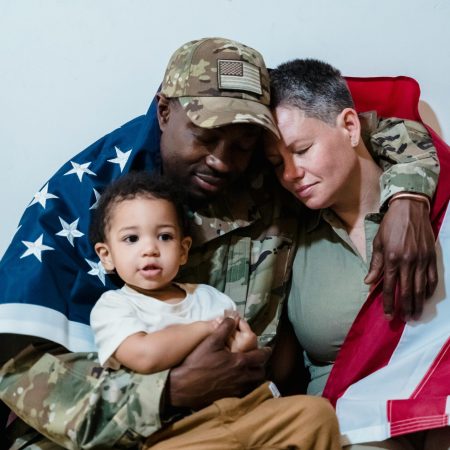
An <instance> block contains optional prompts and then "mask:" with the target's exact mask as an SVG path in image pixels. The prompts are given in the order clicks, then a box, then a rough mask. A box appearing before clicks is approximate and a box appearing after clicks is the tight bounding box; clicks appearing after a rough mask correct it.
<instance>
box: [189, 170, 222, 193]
mask: <svg viewBox="0 0 450 450" xmlns="http://www.w3.org/2000/svg"><path fill="white" fill-rule="evenodd" d="M194 179H195V181H196V183H197V185H198V186H199V187H200V188H202V189H203V190H205V191H210V192H217V191H218V190H220V189H222V188H223V187H224V186H225V185H226V184H227V178H225V177H217V176H215V175H207V174H204V173H195V174H194Z"/></svg>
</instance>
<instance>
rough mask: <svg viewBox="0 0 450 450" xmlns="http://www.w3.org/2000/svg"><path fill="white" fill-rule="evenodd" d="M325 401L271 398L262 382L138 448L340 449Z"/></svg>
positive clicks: (172, 426)
mask: <svg viewBox="0 0 450 450" xmlns="http://www.w3.org/2000/svg"><path fill="white" fill-rule="evenodd" d="M339 441H340V435H339V429H338V424H337V418H336V415H335V413H334V410H333V408H332V407H331V405H330V403H329V402H328V401H327V400H325V399H323V398H320V397H310V396H304V395H298V396H292V397H281V398H273V396H272V394H271V392H270V390H269V387H268V383H266V384H263V385H261V386H260V387H258V388H257V389H255V390H254V391H253V392H251V393H250V394H249V395H247V396H246V397H244V398H242V399H240V398H225V399H222V400H218V401H217V402H214V403H213V404H212V405H211V406H208V407H207V408H204V409H202V410H200V411H198V412H196V413H194V414H192V415H190V416H188V417H185V418H184V419H181V420H179V421H177V422H174V423H173V424H171V425H168V426H166V427H165V428H163V429H162V430H159V431H157V432H156V433H154V434H153V435H152V436H150V437H149V438H148V439H147V441H146V443H145V444H144V446H143V449H144V450H149V449H151V450H169V449H173V450H175V449H177V450H178V449H183V450H225V449H226V450H235V449H236V450H243V449H254V450H258V449H261V450H263V449H264V450H269V449H302V450H306V449H314V450H320V449H321V450H335V449H336V450H337V449H340V448H341V446H340V443H339Z"/></svg>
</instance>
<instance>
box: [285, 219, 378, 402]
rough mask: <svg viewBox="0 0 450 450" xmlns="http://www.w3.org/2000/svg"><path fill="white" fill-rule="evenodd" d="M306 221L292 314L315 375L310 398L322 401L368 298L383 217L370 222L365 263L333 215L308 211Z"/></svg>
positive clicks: (300, 239) (293, 288)
mask: <svg viewBox="0 0 450 450" xmlns="http://www.w3.org/2000/svg"><path fill="white" fill-rule="evenodd" d="M305 219H306V220H304V221H302V223H301V224H300V229H299V235H298V249H297V253H296V256H295V260H294V266H293V272H292V273H293V275H292V286H291V291H290V295H289V300H288V314H289V319H290V321H291V322H292V324H293V326H294V330H295V333H296V335H297V338H298V340H299V342H300V344H301V346H302V347H303V349H304V352H305V364H306V366H307V367H308V369H309V371H310V374H311V382H310V383H309V385H308V394H313V395H320V394H321V393H322V391H323V389H324V387H325V384H326V381H327V378H328V375H329V373H330V371H331V368H332V366H333V363H334V361H335V359H336V356H337V353H338V351H339V349H340V347H341V345H342V343H343V342H344V339H345V336H346V335H347V333H348V331H349V329H350V327H351V325H352V323H353V321H354V319H355V317H356V315H357V314H358V312H359V310H360V308H361V306H362V305H363V303H364V301H365V300H366V298H367V294H368V293H369V289H370V286H368V285H366V284H365V283H364V281H363V280H364V277H365V276H366V274H367V272H368V270H369V262H370V258H371V256H372V241H373V239H374V237H375V235H376V233H377V231H378V226H379V223H380V221H381V215H380V214H369V215H368V216H366V218H365V233H366V255H367V256H366V261H365V260H364V259H363V258H362V256H361V255H360V254H359V252H358V250H357V249H356V247H355V246H354V245H353V243H352V241H351V240H350V237H349V235H348V234H347V232H346V230H345V228H344V226H343V225H342V222H341V221H340V220H339V218H338V217H337V216H336V215H335V214H334V213H333V212H332V211H331V210H322V211H307V212H306V217H305Z"/></svg>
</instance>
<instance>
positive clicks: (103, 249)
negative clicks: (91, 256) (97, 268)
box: [94, 242, 114, 272]
mask: <svg viewBox="0 0 450 450" xmlns="http://www.w3.org/2000/svg"><path fill="white" fill-rule="evenodd" d="M94 249H95V252H96V253H97V255H98V257H99V258H100V261H101V262H102V265H103V267H104V268H105V269H106V270H107V271H108V272H111V271H113V270H114V262H113V260H112V257H111V252H110V251H109V247H108V246H107V245H106V244H105V243H104V242H97V243H96V244H95V246H94Z"/></svg>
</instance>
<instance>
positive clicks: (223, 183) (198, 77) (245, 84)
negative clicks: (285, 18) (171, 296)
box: [0, 39, 437, 448]
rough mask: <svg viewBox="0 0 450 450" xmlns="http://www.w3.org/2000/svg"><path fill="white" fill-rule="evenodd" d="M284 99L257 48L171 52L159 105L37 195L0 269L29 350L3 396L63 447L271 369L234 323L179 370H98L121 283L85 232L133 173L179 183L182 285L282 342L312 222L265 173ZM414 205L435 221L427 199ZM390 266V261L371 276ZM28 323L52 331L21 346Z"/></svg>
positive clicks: (226, 43) (107, 434)
mask: <svg viewBox="0 0 450 450" xmlns="http://www.w3.org/2000/svg"><path fill="white" fill-rule="evenodd" d="M269 104H270V96H269V77H268V72H267V69H266V67H265V65H264V61H263V59H262V57H261V55H260V54H259V53H258V52H256V51H255V50H254V49H251V48H249V47H246V46H244V45H242V44H239V43H237V42H235V41H230V40H227V39H204V40H200V41H193V42H190V43H187V44H185V45H184V46H182V47H181V48H180V49H178V50H177V51H176V52H175V54H174V55H173V56H172V59H171V60H170V62H169V65H168V67H167V71H166V74H165V77H164V80H163V83H162V87H161V92H160V93H159V94H158V95H157V97H156V99H155V100H154V101H153V103H152V105H151V107H150V109H149V112H148V113H147V115H146V116H145V117H140V118H137V119H135V120H133V121H131V122H129V123H128V124H126V125H124V126H123V127H121V128H120V129H118V130H116V131H115V132H113V133H111V134H109V135H107V136H105V137H104V138H102V139H101V140H100V141H98V142H97V143H95V144H93V145H92V146H91V147H89V148H88V149H86V150H85V151H84V152H82V153H80V154H79V155H77V156H76V157H75V158H74V159H73V160H72V161H70V162H68V163H67V164H66V165H65V166H63V167H62V168H61V170H60V171H59V172H58V173H57V174H56V175H55V177H53V178H52V179H51V180H50V181H49V183H48V184H46V185H45V186H44V187H43V188H42V189H41V191H39V192H38V193H37V194H36V195H35V198H34V200H33V201H32V202H31V204H30V205H29V207H28V209H27V211H26V212H25V214H24V216H23V218H22V221H21V228H20V229H19V230H18V232H17V234H16V236H15V238H14V241H13V243H12V245H11V246H10V248H9V249H8V250H7V252H6V254H5V257H4V259H3V261H2V263H1V264H0V280H1V281H0V283H1V288H2V289H1V292H2V296H3V299H2V303H3V304H1V305H0V317H1V318H2V319H0V327H1V328H0V331H2V332H4V333H8V334H6V336H4V338H3V342H8V346H7V349H8V351H6V349H5V350H4V352H3V353H4V354H3V355H1V360H2V361H3V362H4V361H6V360H7V359H8V358H9V357H12V356H14V359H12V360H11V361H10V362H9V363H7V364H5V365H4V366H3V370H2V372H1V375H2V378H1V381H0V395H1V398H2V399H3V400H4V401H5V402H6V403H7V404H8V405H9V406H10V407H11V408H13V409H14V411H15V412H16V413H17V414H18V415H19V416H20V417H22V418H23V419H25V420H26V421H27V422H28V423H29V424H31V425H32V426H33V427H34V428H36V429H37V430H39V431H40V432H41V433H43V434H45V435H46V436H48V437H49V438H51V439H52V440H53V441H54V442H56V443H58V444H60V445H63V446H65V447H66V448H94V447H96V446H104V447H108V446H110V447H112V446H126V445H128V446H130V445H132V444H133V443H136V442H139V441H141V440H142V438H145V437H147V436H149V435H151V434H152V433H154V432H155V431H156V430H158V429H159V428H160V427H161V426H162V425H163V424H164V423H166V422H167V421H169V420H171V418H173V417H180V416H182V415H185V414H186V413H187V411H190V410H191V409H199V408H202V407H204V406H206V405H209V404H211V402H213V401H215V400H217V399H220V398H222V397H230V396H242V395H244V394H245V393H247V392H248V391H249V390H250V389H251V388H253V387H254V386H256V385H258V384H260V383H261V382H262V381H263V380H264V378H265V369H264V366H265V363H266V362H267V359H268V357H269V355H270V350H269V349H268V348H265V347H263V348H260V349H257V350H254V351H252V352H248V353H246V354H232V353H229V352H227V351H226V350H225V342H226V340H227V338H228V336H229V334H230V333H232V332H233V323H232V321H231V320H225V321H224V322H223V324H222V325H221V326H220V327H219V328H218V330H217V332H216V333H214V334H213V335H212V336H211V337H210V338H207V339H206V340H205V341H203V342H202V343H201V344H200V345H199V346H198V347H197V349H196V350H194V351H193V352H192V353H191V355H189V356H188V357H187V358H186V360H185V361H184V362H183V363H182V364H181V365H180V366H178V367H177V368H175V369H172V370H171V371H170V372H168V371H165V372H162V373H159V374H154V375H139V374H134V373H132V372H129V371H125V370H119V371H117V372H115V374H111V373H109V372H107V371H103V370H102V369H101V368H99V364H98V361H97V359H96V355H95V354H94V353H92V352H93V351H95V347H94V346H93V341H92V333H91V331H90V328H89V327H88V326H87V323H88V315H89V311H90V309H91V307H92V304H93V303H94V302H95V300H96V299H97V298H98V297H99V295H100V294H101V293H102V292H103V291H104V290H107V289H110V288H111V287H112V281H111V280H110V277H107V276H105V272H104V270H103V268H102V267H101V265H99V264H98V262H97V261H98V259H97V258H96V257H95V254H94V253H93V251H92V249H91V246H90V245H89V244H88V243H87V240H86V230H87V227H88V222H89V218H88V213H89V209H90V208H95V204H96V200H97V198H98V196H99V193H101V192H102V190H103V187H104V186H105V185H106V184H107V183H109V182H110V181H111V180H112V179H114V178H117V177H118V176H120V174H121V173H124V172H127V171H130V170H149V171H157V172H160V171H162V172H164V173H166V174H168V175H170V176H172V177H175V178H176V179H178V180H180V183H182V184H183V186H184V187H185V188H186V190H187V192H188V194H189V196H190V198H191V201H190V207H191V213H192V214H191V222H192V235H193V239H194V244H193V248H192V252H191V257H190V261H189V264H188V266H187V267H186V268H185V270H183V272H182V273H181V276H180V281H189V280H190V281H195V282H198V283H208V284H212V285H213V286H215V287H216V288H218V289H220V290H221V291H223V292H225V293H226V294H227V295H229V296H230V297H231V298H233V300H235V302H236V303H237V305H238V310H239V312H240V314H241V315H242V316H243V317H244V318H245V319H247V320H248V322H249V323H250V325H251V327H252V329H253V330H254V331H255V333H256V334H258V336H259V339H260V343H261V344H262V345H266V344H268V343H270V342H271V341H272V339H273V337H274V336H275V333H276V328H277V322H278V318H279V315H280V311H281V307H282V303H283V300H284V298H285V296H286V292H287V286H288V281H289V276H290V268H291V264H292V257H293V251H294V247H295V235H296V220H297V217H296V215H295V214H290V212H289V208H288V206H286V205H285V204H284V194H282V193H281V192H280V191H279V190H278V187H277V183H276V182H275V180H274V179H273V177H272V175H271V174H270V173H268V172H266V169H265V164H264V163H263V162H262V161H261V157H262V152H256V150H257V149H258V148H259V147H260V138H261V137H262V133H263V132H270V133H273V134H274V135H276V136H277V135H278V131H277V128H276V126H275V124H274V121H273V118H272V116H271V114H270V112H269V109H268V106H269ZM384 136H385V137H386V141H389V142H393V143H394V144H396V145H397V144H398V145H401V146H402V151H403V150H404V152H403V153H408V152H411V148H413V150H412V151H413V152H414V151H416V150H417V148H416V146H415V143H413V142H412V141H411V142H409V141H408V143H406V144H405V143H403V142H399V140H398V136H397V137H396V136H392V135H391V134H390V132H389V130H385V132H384ZM403 144H405V145H403ZM391 149H392V151H395V147H394V145H391ZM424 152H425V153H424ZM427 152H428V153H427ZM426 155H428V156H429V155H433V149H429V148H426V149H425V150H423V151H422V154H421V156H423V158H422V160H421V163H423V162H424V161H427V160H430V159H432V156H429V157H428V159H427V158H426V157H425V156H426ZM412 159H413V160H414V159H415V158H412ZM406 160H407V158H405V162H406ZM409 160H411V158H409ZM390 170H391V172H389V173H390V178H391V180H393V183H391V184H390V185H389V187H388V190H389V189H391V187H392V185H394V186H395V185H396V184H395V180H396V173H397V174H398V173H403V172H402V166H401V165H399V166H397V167H393V168H392V169H390ZM434 170H435V172H437V169H436V168H434ZM396 171H397V172H396ZM427 174H429V175H430V176H425V177H424V176H423V172H422V173H421V172H418V173H416V175H415V177H414V176H411V177H410V179H411V180H412V184H411V186H412V187H413V188H414V187H415V186H418V187H417V189H415V188H414V189H413V190H417V191H418V192H422V193H424V194H425V195H429V194H430V191H433V189H434V184H433V182H434V181H435V179H436V177H437V175H436V173H433V170H431V171H428V172H427ZM414 179H415V180H416V181H415V182H414V181H413V180H414ZM397 190H401V188H398V189H397ZM393 192H396V190H393ZM431 193H432V192H431ZM384 194H386V190H385V192H384ZM405 202H408V200H401V201H400V200H399V201H397V202H394V207H393V208H390V209H389V212H388V213H387V214H386V217H385V221H384V223H383V225H382V226H381V227H380V233H379V234H380V241H381V242H382V244H383V245H384V247H385V252H387V253H388V254H394V256H396V255H398V254H399V252H400V254H401V252H403V250H404V249H403V248H401V249H398V248H397V242H396V241H397V240H398V235H397V236H393V237H392V236H391V237H390V235H389V234H388V233H386V229H388V230H389V229H391V228H392V227H393V224H394V223H395V229H396V230H398V233H400V235H401V236H400V237H401V239H404V240H403V241H404V242H406V249H407V250H412V249H411V242H412V241H414V239H415V235H414V233H412V234H408V233H410V232H406V233H405V232H402V231H400V230H406V226H405V224H406V223H408V222H409V221H410V219H411V215H404V214H402V215H401V216H400V217H399V216H398V214H396V209H397V208H398V206H397V205H395V203H397V204H404V203H405ZM288 203H292V202H288ZM411 203H412V202H411ZM55 208H58V210H55ZM402 211H403V210H402ZM410 211H411V212H410V214H412V215H414V220H415V219H416V218H417V219H421V218H420V217H419V216H418V213H417V211H416V210H415V209H414V205H411V208H410ZM416 216H417V217H416ZM422 220H428V219H422ZM394 241H395V242H394ZM416 255H417V254H416ZM377 256H378V258H379V257H380V256H381V260H382V259H383V258H382V253H379V254H378V255H377ZM417 256H418V257H420V258H421V257H422V256H423V255H421V254H418V255H417ZM26 263H28V264H30V266H26V265H25V264H26ZM381 268H382V265H381V264H380V263H379V261H378V260H377V263H376V264H375V266H374V269H373V270H372V277H374V276H376V275H377V272H378V271H380V270H381ZM24 273H26V275H27V280H26V282H24V281H23V280H22V277H23V275H24ZM394 281H395V277H394ZM410 281H411V280H410ZM426 282H427V280H423V283H426ZM38 296H39V298H38ZM12 302H16V303H15V304H14V305H11V303H12ZM17 334H20V335H32V336H37V337H38V338H39V339H36V338H34V337H33V338H32V339H31V338H30V339H26V338H24V339H23V340H24V341H28V342H32V343H33V344H34V345H33V346H31V347H27V348H26V349H25V350H24V351H23V352H22V353H21V354H20V355H18V349H17V347H18V346H17V345H14V343H16V342H17V339H16V336H15V335H17ZM49 341H50V342H49ZM14 347H15V348H14ZM66 349H68V350H70V351H73V352H82V353H67V350H66ZM86 352H91V353H86ZM74 392H75V393H74Z"/></svg>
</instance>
